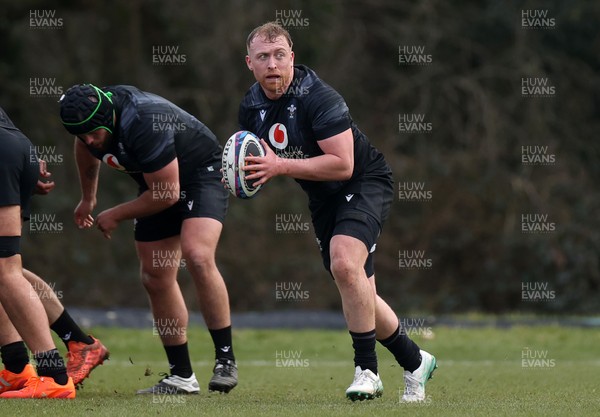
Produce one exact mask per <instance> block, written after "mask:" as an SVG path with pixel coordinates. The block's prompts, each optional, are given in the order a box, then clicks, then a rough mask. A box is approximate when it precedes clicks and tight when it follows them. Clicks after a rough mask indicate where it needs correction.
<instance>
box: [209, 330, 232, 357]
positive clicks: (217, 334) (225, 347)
mask: <svg viewBox="0 0 600 417" xmlns="http://www.w3.org/2000/svg"><path fill="white" fill-rule="evenodd" d="M208 331H209V333H210V336H211V337H212V340H213V343H214V344H215V359H229V360H232V361H235V356H234V355H233V346H232V344H231V326H227V327H225V328H223V329H219V330H210V329H208Z"/></svg>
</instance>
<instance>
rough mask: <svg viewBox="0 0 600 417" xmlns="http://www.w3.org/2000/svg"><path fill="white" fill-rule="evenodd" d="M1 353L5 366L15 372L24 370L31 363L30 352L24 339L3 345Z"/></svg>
mask: <svg viewBox="0 0 600 417" xmlns="http://www.w3.org/2000/svg"><path fill="white" fill-rule="evenodd" d="M0 355H2V363H3V364H4V368H6V370H7V371H10V372H12V373H13V374H20V373H21V372H23V368H25V365H27V364H28V363H29V354H28V353H27V347H26V346H25V343H24V342H23V341H20V342H14V343H9V344H8V345H4V346H2V347H1V348H0Z"/></svg>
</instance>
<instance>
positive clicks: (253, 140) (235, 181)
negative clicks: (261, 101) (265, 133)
mask: <svg viewBox="0 0 600 417" xmlns="http://www.w3.org/2000/svg"><path fill="white" fill-rule="evenodd" d="M247 156H265V150H264V149H263V147H262V145H261V143H260V140H259V139H258V138H257V137H256V135H255V134H254V133H252V132H248V131H247V130H240V131H239V132H235V133H234V134H233V135H231V136H230V137H229V139H227V142H226V143H225V147H224V148H223V157H222V158H221V163H222V165H223V178H224V179H225V185H226V187H227V189H228V190H229V191H230V192H231V194H233V195H234V196H236V197H239V198H252V197H254V195H255V194H256V193H257V192H258V190H260V188H261V186H260V185H259V186H258V187H254V186H253V185H252V183H253V182H254V181H257V180H250V181H246V175H250V172H251V171H244V170H243V169H242V168H243V167H244V166H245V165H246V162H245V160H244V158H246V157H247Z"/></svg>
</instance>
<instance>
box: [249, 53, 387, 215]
mask: <svg viewBox="0 0 600 417" xmlns="http://www.w3.org/2000/svg"><path fill="white" fill-rule="evenodd" d="M238 120H239V124H240V128H241V129H243V130H248V131H250V132H253V133H254V134H256V135H257V136H258V137H259V138H263V139H265V141H266V142H267V143H268V144H269V147H270V148H271V149H272V150H273V151H274V152H275V153H276V154H277V155H278V156H280V157H282V158H292V159H303V158H311V157H314V156H319V155H323V151H322V150H321V148H320V147H319V145H318V141H319V140H323V139H327V138H330V137H331V136H334V135H337V134H339V133H342V132H343V131H345V130H347V129H352V134H353V136H354V172H353V173H352V177H351V178H350V179H349V180H347V181H308V180H296V181H297V182H298V183H299V184H300V185H301V186H302V188H303V189H304V191H306V193H307V194H308V196H309V199H310V201H311V203H319V202H321V201H323V200H325V199H327V198H328V197H329V196H331V195H332V194H334V193H336V192H338V191H340V190H341V189H342V188H344V192H354V191H358V190H354V189H352V188H351V187H352V186H353V184H357V186H359V185H360V180H361V179H362V178H364V177H365V176H367V175H384V176H386V175H387V176H389V175H390V170H389V168H388V166H387V164H386V162H385V160H384V158H383V155H382V154H381V153H380V152H379V151H378V150H377V149H375V148H374V147H373V146H372V145H371V144H370V143H369V140H368V139H367V137H366V136H365V135H364V134H363V133H362V132H361V131H360V130H359V129H358V127H357V126H356V124H355V123H354V122H353V121H352V118H351V117H350V112H349V110H348V106H347V105H346V103H345V101H344V99H343V98H342V96H341V95H340V94H339V93H338V92H337V91H335V90H334V89H333V88H331V87H330V86H329V85H327V84H326V83H325V82H323V81H321V79H320V78H319V77H318V76H317V74H316V73H315V72H314V71H313V70H311V69H310V68H308V67H306V66H304V65H297V66H295V67H294V78H293V80H292V83H291V84H290V87H289V88H288V90H287V91H286V93H285V94H284V95H283V96H281V97H280V98H279V99H277V100H270V99H269V98H267V96H266V95H265V94H264V92H263V90H262V88H261V86H260V85H259V84H258V83H255V84H254V85H253V86H252V87H250V90H248V92H247V93H246V95H245V97H244V99H243V100H242V103H241V104H240V109H239V114H238Z"/></svg>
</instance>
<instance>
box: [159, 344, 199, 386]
mask: <svg viewBox="0 0 600 417" xmlns="http://www.w3.org/2000/svg"><path fill="white" fill-rule="evenodd" d="M164 348H165V352H167V360H168V361H169V368H170V370H171V375H178V376H180V377H182V378H189V377H190V376H192V374H193V373H194V372H193V371H192V363H191V362H190V353H189V351H188V344H187V342H185V343H184V344H183V345H176V346H164Z"/></svg>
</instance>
